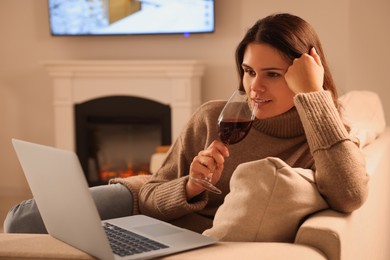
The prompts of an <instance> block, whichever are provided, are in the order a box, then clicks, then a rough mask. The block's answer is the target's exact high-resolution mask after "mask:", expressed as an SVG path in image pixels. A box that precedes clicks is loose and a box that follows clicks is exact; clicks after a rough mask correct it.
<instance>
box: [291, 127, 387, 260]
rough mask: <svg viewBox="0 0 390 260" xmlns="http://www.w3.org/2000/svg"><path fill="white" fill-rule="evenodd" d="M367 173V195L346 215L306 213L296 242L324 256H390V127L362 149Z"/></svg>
mask: <svg viewBox="0 0 390 260" xmlns="http://www.w3.org/2000/svg"><path fill="white" fill-rule="evenodd" d="M363 153H364V154H365V157H366V163H367V172H368V174H369V175H370V182H369V195H368V198H367V201H366V202H365V203H364V204H363V206H362V207H361V208H359V209H357V210H356V211H354V212H352V213H350V214H342V213H339V212H336V211H333V210H330V209H327V210H324V211H321V212H318V213H316V214H313V215H312V216H310V217H309V218H308V219H307V220H306V221H305V222H304V223H303V224H302V225H301V227H300V229H299V230H298V233H297V235H296V237H295V243H296V244H302V245H308V246H311V247H315V248H317V249H319V250H321V251H322V252H323V253H325V255H326V256H327V257H328V259H332V260H334V259H335V260H338V259H362V260H363V259H390V248H389V247H388V245H389V243H390V233H389V232H388V230H390V222H389V219H390V188H389V184H390V160H389V158H390V128H387V129H386V130H385V131H384V132H383V133H382V134H381V135H380V136H379V138H377V139H376V140H375V141H374V142H372V143H371V144H369V145H367V146H366V147H365V148H364V149H363Z"/></svg>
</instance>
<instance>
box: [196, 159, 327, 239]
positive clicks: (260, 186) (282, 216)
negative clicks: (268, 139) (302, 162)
mask: <svg viewBox="0 0 390 260" xmlns="http://www.w3.org/2000/svg"><path fill="white" fill-rule="evenodd" d="M327 207H328V205H327V204H326V202H325V200H324V199H323V198H322V197H321V195H320V194H319V192H318V191H317V188H316V185H315V182H314V177H313V171H311V170H304V169H301V168H291V167H290V166H289V165H287V164H286V163H285V162H283V161H282V160H281V159H279V158H274V157H268V158H266V159H262V160H258V161H252V162H248V163H243V164H240V165H239V166H238V167H237V169H236V170H235V171H234V173H233V175H232V178H231V180H230V193H229V194H228V195H226V197H225V201H224V203H223V204H222V205H221V206H220V207H219V208H218V210H217V212H216V215H215V218H214V222H213V227H212V228H210V229H208V230H206V231H204V233H203V234H204V235H207V236H211V237H214V238H216V239H219V240H221V241H241V242H293V241H294V238H295V234H296V232H297V230H298V228H299V226H300V224H301V223H302V222H303V220H304V219H305V218H306V217H307V216H308V215H310V214H312V213H314V212H317V211H319V210H322V209H325V208H327Z"/></svg>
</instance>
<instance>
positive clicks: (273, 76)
mask: <svg viewBox="0 0 390 260" xmlns="http://www.w3.org/2000/svg"><path fill="white" fill-rule="evenodd" d="M279 76H280V74H279V73H276V72H268V77H270V78H277V77H279Z"/></svg>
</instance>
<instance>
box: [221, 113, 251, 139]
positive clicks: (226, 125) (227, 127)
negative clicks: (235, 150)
mask: <svg viewBox="0 0 390 260" xmlns="http://www.w3.org/2000/svg"><path fill="white" fill-rule="evenodd" d="M252 122H253V120H251V119H250V118H249V119H247V118H226V119H222V120H221V121H220V122H219V123H218V134H219V138H220V139H221V141H222V142H223V143H225V144H235V143H238V142H240V141H241V140H242V139H244V138H245V137H246V136H247V134H248V133H249V130H250V129H251V126H252Z"/></svg>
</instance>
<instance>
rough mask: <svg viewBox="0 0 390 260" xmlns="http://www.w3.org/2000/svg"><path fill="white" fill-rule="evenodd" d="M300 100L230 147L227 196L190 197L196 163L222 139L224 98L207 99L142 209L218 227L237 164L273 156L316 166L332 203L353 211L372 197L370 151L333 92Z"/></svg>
mask: <svg viewBox="0 0 390 260" xmlns="http://www.w3.org/2000/svg"><path fill="white" fill-rule="evenodd" d="M294 103H295V107H294V108H292V109H291V110H289V111H287V112H286V113H284V114H282V115H279V116H276V117H274V118H270V119H263V120H256V121H255V122H254V124H253V126H252V129H251V131H250V132H249V134H248V136H247V137H246V138H245V139H244V140H243V141H241V142H240V143H237V144H234V145H231V146H229V151H230V156H229V158H227V159H226V161H225V166H224V171H223V173H222V177H221V179H220V181H219V182H218V183H217V186H218V187H219V188H220V189H221V190H222V192H223V193H222V194H221V195H216V194H213V193H209V192H204V193H202V194H200V195H199V196H197V197H196V198H193V199H192V200H191V201H187V199H186V196H185V194H186V193H185V184H186V182H187V180H188V173H189V167H190V164H191V162H192V160H193V158H194V157H195V156H196V155H197V154H198V152H199V151H200V150H203V149H205V148H207V147H208V146H209V144H210V143H211V142H212V141H213V140H215V139H218V133H217V118H218V115H219V113H220V111H221V110H222V107H223V106H224V104H225V102H222V101H211V102H208V103H205V104H204V105H202V106H201V107H200V108H199V109H198V110H197V111H196V112H195V113H194V115H193V117H192V118H191V119H190V121H189V122H188V124H187V126H186V127H185V129H183V131H182V133H181V135H180V137H179V138H178V139H177V140H176V142H175V143H174V144H173V145H172V147H171V149H170V151H169V152H168V156H167V159H166V161H165V163H164V164H163V166H162V168H161V169H160V170H159V171H158V172H157V173H156V174H155V175H154V176H153V177H152V178H151V180H150V181H148V182H147V183H146V184H145V185H143V187H142V188H141V190H140V193H139V194H138V195H139V207H140V211H141V213H142V214H145V215H149V216H153V217H156V218H158V219H162V220H165V221H168V222H171V223H173V224H175V225H178V226H181V227H185V228H188V229H191V230H194V231H197V232H200V233H201V232H203V231H204V230H205V229H208V228H210V227H211V225H212V221H213V217H214V215H215V212H216V210H217V209H218V207H219V206H220V205H222V203H223V200H224V197H225V196H226V194H228V193H229V180H230V177H231V175H232V173H233V171H234V169H235V168H236V167H237V165H239V164H240V163H243V162H248V161H253V160H259V159H262V158H266V157H270V156H272V157H279V158H281V159H282V160H283V161H285V162H286V163H287V164H288V165H290V166H291V167H301V168H306V169H313V170H316V169H317V170H316V173H315V178H316V182H317V186H318V189H319V191H320V193H321V194H322V195H323V197H324V198H325V200H326V201H327V202H328V204H329V206H330V207H331V208H333V209H335V210H338V211H341V212H351V211H353V210H355V209H357V208H358V207H360V206H361V205H362V204H363V202H364V201H365V199H366V197H367V183H368V176H367V174H366V171H365V162H364V158H363V156H362V154H361V153H360V149H359V148H358V146H357V145H356V144H355V143H354V142H353V141H352V139H351V138H350V136H349V134H348V132H347V131H346V129H345V127H344V125H343V122H342V120H341V119H340V116H339V113H338V111H337V109H336V108H335V106H334V104H333V101H332V98H331V94H330V93H329V92H327V91H321V92H314V93H309V94H298V95H296V97H295V98H294ZM243 203H245V202H244V201H243Z"/></svg>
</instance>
